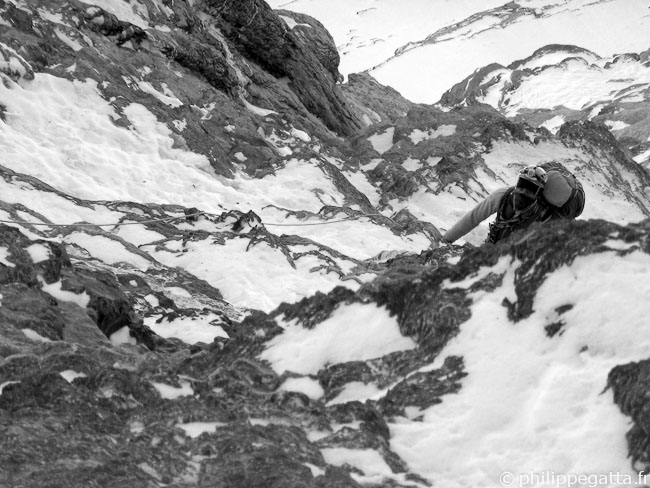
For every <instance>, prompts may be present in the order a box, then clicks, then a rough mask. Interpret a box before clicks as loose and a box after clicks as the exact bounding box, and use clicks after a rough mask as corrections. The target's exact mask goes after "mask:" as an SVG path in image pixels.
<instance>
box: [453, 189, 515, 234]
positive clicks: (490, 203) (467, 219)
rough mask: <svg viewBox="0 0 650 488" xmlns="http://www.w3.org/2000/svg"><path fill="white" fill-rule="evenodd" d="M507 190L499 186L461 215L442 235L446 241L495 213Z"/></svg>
mask: <svg viewBox="0 0 650 488" xmlns="http://www.w3.org/2000/svg"><path fill="white" fill-rule="evenodd" d="M507 191H508V188H507V187H506V188H499V189H498V190H496V191H495V192H493V193H491V194H490V196H488V197H487V198H486V199H485V200H483V201H482V202H481V203H479V204H478V205H477V206H476V207H474V208H473V209H472V210H470V211H469V212H467V213H466V214H465V215H463V217H462V218H461V219H460V220H459V221H458V222H456V224H454V226H453V227H452V228H451V229H449V230H448V231H447V232H446V233H445V235H444V236H442V237H443V238H444V239H445V240H446V241H448V242H454V241H455V240H457V239H460V238H461V237H463V236H464V235H465V234H467V233H468V232H470V231H471V230H473V229H474V228H475V227H476V226H477V225H478V224H480V223H481V222H483V221H484V220H485V219H487V218H488V217H489V216H490V215H492V214H494V213H497V210H499V202H500V201H501V198H502V197H503V195H505V193H506V192H507Z"/></svg>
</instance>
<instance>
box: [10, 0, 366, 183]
mask: <svg viewBox="0 0 650 488" xmlns="http://www.w3.org/2000/svg"><path fill="white" fill-rule="evenodd" d="M144 5H145V7H144V8H143V9H141V10H139V11H138V13H135V12H134V13H133V14H132V16H131V17H128V19H120V18H118V17H117V16H116V15H115V14H112V13H110V12H109V11H107V10H106V9H103V8H100V7H96V6H89V5H88V4H86V3H82V2H78V1H72V2H63V1H61V0H56V1H54V2H50V3H48V6H47V9H48V12H52V13H53V15H58V16H60V22H58V23H54V22H51V21H50V20H49V18H48V17H47V16H45V15H44V16H42V15H41V14H39V13H38V11H37V10H36V8H34V9H32V10H30V9H29V8H25V9H17V8H15V7H14V6H13V4H11V3H6V2H2V3H0V15H1V16H2V18H3V19H4V21H5V22H6V23H7V24H8V25H10V26H11V27H10V28H7V29H3V31H2V33H1V34H0V55H1V56H2V57H3V58H4V60H3V61H2V60H0V69H3V71H4V72H5V73H6V74H7V75H9V76H10V77H12V78H13V79H14V80H16V79H18V78H19V77H20V78H24V79H25V80H29V79H31V78H32V77H33V72H47V73H50V74H53V75H55V76H62V77H67V78H75V79H82V80H86V79H94V80H96V81H97V83H98V89H100V90H101V91H102V93H103V95H104V96H105V97H106V99H107V100H111V103H112V104H113V105H114V106H115V108H116V111H118V112H121V111H122V110H123V108H124V107H126V106H128V105H129V104H130V103H141V104H144V105H146V106H150V107H151V109H152V111H153V112H154V113H155V115H156V117H157V118H158V120H159V121H161V122H163V123H165V124H167V126H168V127H169V128H170V130H172V131H173V132H174V137H175V139H176V141H177V142H176V143H177V145H178V146H179V147H188V148H191V150H193V151H195V152H198V153H201V154H204V155H206V156H207V157H208V158H209V159H210V161H211V163H212V165H213V168H214V169H215V170H216V171H217V172H218V173H220V174H223V175H226V176H228V175H230V174H231V172H232V169H233V167H234V166H233V165H234V164H240V162H238V161H236V160H235V161H234V160H233V154H237V153H242V154H243V155H244V156H245V157H246V161H247V165H248V166H249V167H250V173H251V174H266V172H267V171H264V170H262V171H259V170H260V169H261V168H264V167H267V168H268V166H269V164H272V162H273V159H274V158H277V154H276V152H275V150H274V148H273V146H272V145H271V144H269V142H268V141H267V140H265V138H264V137H260V135H259V132H258V128H259V127H260V126H261V127H262V128H263V130H262V132H264V133H270V132H271V130H272V129H273V128H276V127H278V128H279V127H283V128H284V129H287V130H290V129H291V128H292V127H294V128H297V129H301V130H306V131H307V132H308V133H310V134H314V135H320V136H321V137H322V138H324V139H328V140H335V139H336V138H337V137H336V134H340V135H350V134H352V133H354V132H356V131H357V130H358V129H359V128H360V127H362V125H363V123H362V121H361V114H359V113H358V112H357V111H356V109H355V107H354V106H353V105H351V104H350V103H349V102H348V101H347V100H346V97H345V94H344V93H343V92H342V91H341V88H340V86H339V85H338V84H337V82H338V80H339V74H338V55H337V54H336V48H335V46H334V44H333V41H332V39H331V36H329V34H328V33H327V31H326V30H325V29H324V28H323V27H322V25H321V24H320V23H318V22H317V21H316V20H314V19H308V18H307V17H303V16H298V17H295V18H296V24H297V25H296V26H295V27H293V28H291V27H290V26H288V25H287V21H285V20H283V19H282V18H281V17H280V16H279V15H278V14H277V13H275V12H274V11H272V10H271V9H270V8H269V7H268V5H267V4H266V3H264V2H262V1H257V0H256V1H250V2H244V3H241V2H202V3H199V4H197V5H195V6H190V5H189V4H187V3H185V2H174V3H173V4H170V5H169V6H165V8H163V9H161V8H159V6H157V4H156V3H155V2H147V1H144ZM34 6H36V4H35V5H34ZM290 15H293V14H289V13H286V12H285V13H284V14H283V16H284V17H285V18H287V19H289V18H290V17H289V16H290ZM134 22H135V23H134ZM35 25H38V28H37V29H35V28H34V26H35ZM170 61H171V64H170ZM143 66H147V69H146V70H143V69H142V67H143ZM286 81H288V83H286ZM215 107H219V110H215V109H214V108H215ZM274 114H276V115H277V116H276V115H274ZM269 116H270V118H269ZM174 121H176V122H174ZM179 122H180V123H179ZM228 127H236V128H237V135H238V137H237V138H233V137H232V133H231V132H229V131H228V130H229V129H228V130H227V129H226V128H228ZM244 141H245V142H244ZM269 161H270V163H269Z"/></svg>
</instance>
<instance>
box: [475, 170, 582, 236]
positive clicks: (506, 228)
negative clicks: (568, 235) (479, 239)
mask: <svg viewBox="0 0 650 488" xmlns="http://www.w3.org/2000/svg"><path fill="white" fill-rule="evenodd" d="M539 166H540V167H541V168H544V171H546V172H547V173H548V172H550V171H558V172H559V173H561V174H562V176H564V178H565V179H566V180H567V182H568V183H569V186H570V187H571V189H572V191H571V196H570V197H569V199H568V200H567V202H566V203H565V204H564V205H562V206H561V207H559V208H557V207H554V206H552V205H550V204H549V203H547V202H545V201H544V200H543V199H542V201H538V203H537V204H535V205H532V206H531V207H530V208H529V209H528V210H526V211H525V212H523V213H515V211H514V209H513V205H512V193H513V191H514V188H510V189H509V190H508V191H507V192H506V193H505V194H504V196H503V197H502V198H501V201H500V202H499V210H498V211H497V216H496V219H495V221H494V222H493V223H491V224H490V232H489V234H488V238H487V242H492V243H495V242H498V241H500V240H501V239H504V238H506V237H508V236H509V235H510V234H512V233H513V232H515V231H516V230H519V229H524V228H526V227H528V226H529V225H530V224H532V223H533V222H546V221H549V220H554V219H575V218H576V217H578V216H579V215H580V214H581V213H582V211H583V210H584V207H585V191H584V189H583V188H582V184H581V183H580V181H578V179H577V178H576V177H575V175H574V174H573V173H571V172H570V171H569V170H568V169H566V168H565V167H564V166H563V165H561V164H560V163H556V162H555V161H553V162H550V163H544V164H540V165H539Z"/></svg>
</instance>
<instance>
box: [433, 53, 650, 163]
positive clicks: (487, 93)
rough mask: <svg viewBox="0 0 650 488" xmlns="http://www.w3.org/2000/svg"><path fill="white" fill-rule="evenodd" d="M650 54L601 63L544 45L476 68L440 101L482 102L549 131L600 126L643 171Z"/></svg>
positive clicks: (648, 155)
mask: <svg viewBox="0 0 650 488" xmlns="http://www.w3.org/2000/svg"><path fill="white" fill-rule="evenodd" d="M649 54H650V52H649V51H645V52H643V53H641V54H639V55H637V54H626V55H620V56H615V57H612V58H604V59H603V58H600V57H599V56H597V55H595V54H594V53H592V52H590V51H586V50H584V49H580V48H577V47H575V46H547V47H545V48H543V49H540V50H538V51H536V52H535V53H533V55H532V56H530V57H528V58H526V59H524V60H521V61H515V62H514V63H512V64H511V65H509V66H508V67H503V66H500V65H490V66H487V67H485V68H482V69H479V70H477V71H476V73H474V74H473V75H471V76H470V77H468V78H467V79H466V80H464V81H462V82H460V83H458V84H457V85H455V86H454V87H453V88H452V89H450V90H449V91H448V92H446V93H445V94H444V95H443V97H442V99H441V103H442V104H443V105H446V106H450V107H451V106H456V105H467V104H473V103H486V104H489V105H492V106H493V107H495V108H496V109H497V110H499V111H500V112H501V113H503V114H505V115H506V116H508V117H510V118H512V119H513V120H517V121H525V122H526V123H529V124H531V125H533V126H542V127H546V128H547V129H548V130H550V131H551V132H556V131H557V130H558V129H559V128H560V126H561V125H562V124H563V123H564V122H566V121H568V120H593V121H596V122H600V123H603V124H605V125H607V126H608V127H609V129H610V130H611V132H612V133H613V134H614V135H615V136H616V138H617V139H619V140H620V141H621V142H622V143H623V144H624V145H625V147H626V148H627V149H628V150H629V151H630V152H631V154H632V155H633V156H634V160H635V161H636V162H638V163H640V164H642V165H644V166H646V167H647V166H648V164H649V162H650V123H649V119H648V117H649V116H650V115H649V111H648V106H649V105H648V103H649V98H650V61H649V59H650V58H649Z"/></svg>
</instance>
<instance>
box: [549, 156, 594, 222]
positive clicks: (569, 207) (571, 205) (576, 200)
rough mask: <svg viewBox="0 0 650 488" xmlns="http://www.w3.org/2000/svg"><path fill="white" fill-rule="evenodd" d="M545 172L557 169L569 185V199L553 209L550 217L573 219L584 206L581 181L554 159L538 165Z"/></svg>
mask: <svg viewBox="0 0 650 488" xmlns="http://www.w3.org/2000/svg"><path fill="white" fill-rule="evenodd" d="M539 167H540V168H543V169H544V171H546V172H547V173H548V172H550V171H558V172H559V173H560V174H561V175H562V176H564V178H565V179H566V181H567V183H569V186H571V189H572V190H571V196H570V197H569V200H567V202H566V203H565V204H564V205H562V206H561V207H560V208H558V209H557V210H555V212H554V215H553V217H552V218H561V219H575V218H576V217H579V216H580V214H581V213H582V211H583V210H584V208H585V190H584V189H583V188H582V183H580V181H579V180H578V178H576V176H575V175H574V174H573V173H571V171H569V170H568V169H566V168H565V167H564V166H563V165H562V164H560V163H557V162H555V161H551V162H550V163H543V164H540V165H539Z"/></svg>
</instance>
